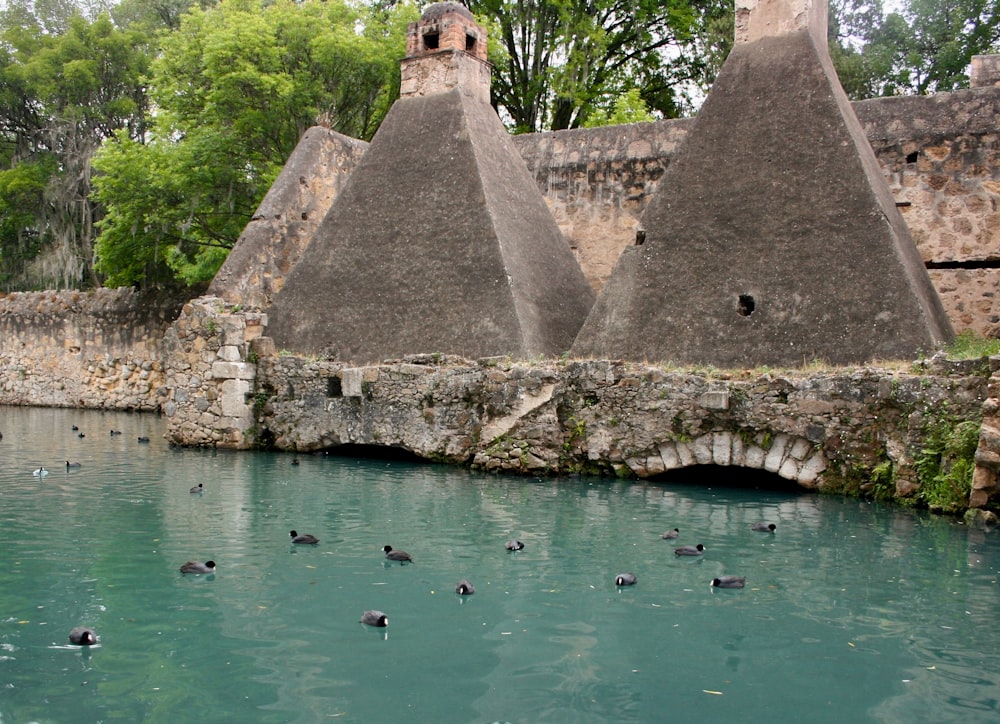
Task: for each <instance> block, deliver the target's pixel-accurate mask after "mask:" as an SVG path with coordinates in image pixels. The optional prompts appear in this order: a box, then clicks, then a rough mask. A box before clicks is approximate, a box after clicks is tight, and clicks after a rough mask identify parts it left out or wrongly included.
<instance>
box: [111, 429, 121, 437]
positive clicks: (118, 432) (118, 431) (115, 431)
mask: <svg viewBox="0 0 1000 724" xmlns="http://www.w3.org/2000/svg"><path fill="white" fill-rule="evenodd" d="M121 434H122V431H121V430H112V431H111V435H112V437H114V436H115V435H121Z"/></svg>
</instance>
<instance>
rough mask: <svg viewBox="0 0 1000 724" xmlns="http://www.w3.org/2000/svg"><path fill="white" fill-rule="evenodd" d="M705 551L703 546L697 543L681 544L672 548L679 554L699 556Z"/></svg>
mask: <svg viewBox="0 0 1000 724" xmlns="http://www.w3.org/2000/svg"><path fill="white" fill-rule="evenodd" d="M704 552H705V546H703V545H702V544H701V543H699V544H698V545H696V546H681V547H680V548H674V553H676V554H677V555H679V556H700V555H701V554H702V553H704Z"/></svg>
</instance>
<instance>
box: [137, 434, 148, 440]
mask: <svg viewBox="0 0 1000 724" xmlns="http://www.w3.org/2000/svg"><path fill="white" fill-rule="evenodd" d="M138 440H139V442H149V438H148V437H146V436H145V435H139V437H138Z"/></svg>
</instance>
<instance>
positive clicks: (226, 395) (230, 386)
mask: <svg viewBox="0 0 1000 724" xmlns="http://www.w3.org/2000/svg"><path fill="white" fill-rule="evenodd" d="M249 392H250V383H249V382H247V381H246V380H226V381H225V382H223V383H222V398H221V400H220V401H219V403H220V407H221V409H222V414H223V415H224V416H225V417H239V416H241V415H243V414H245V413H246V411H247V410H248V409H249V405H247V394H248V393H249Z"/></svg>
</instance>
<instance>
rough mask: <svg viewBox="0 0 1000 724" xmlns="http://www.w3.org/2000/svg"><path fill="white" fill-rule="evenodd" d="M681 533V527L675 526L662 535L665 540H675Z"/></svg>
mask: <svg viewBox="0 0 1000 724" xmlns="http://www.w3.org/2000/svg"><path fill="white" fill-rule="evenodd" d="M680 534H681V531H680V528H674V529H673V530H668V531H667V532H666V533H664V534H663V535H662V536H660V537H661V538H663V539H664V540H673V539H674V538H676V537H677V536H679V535H680Z"/></svg>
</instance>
